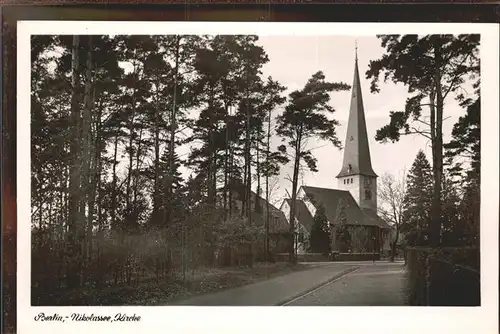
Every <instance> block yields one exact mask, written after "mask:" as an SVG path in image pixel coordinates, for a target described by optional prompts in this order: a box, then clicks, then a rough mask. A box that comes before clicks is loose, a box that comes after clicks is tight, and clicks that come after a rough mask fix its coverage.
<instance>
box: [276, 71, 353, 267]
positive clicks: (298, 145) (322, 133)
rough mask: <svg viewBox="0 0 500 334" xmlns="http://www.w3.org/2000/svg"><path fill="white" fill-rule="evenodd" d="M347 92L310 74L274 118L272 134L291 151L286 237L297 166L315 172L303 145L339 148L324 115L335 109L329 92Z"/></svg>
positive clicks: (342, 86)
mask: <svg viewBox="0 0 500 334" xmlns="http://www.w3.org/2000/svg"><path fill="white" fill-rule="evenodd" d="M348 89H350V86H349V85H347V84H345V83H343V82H335V83H334V82H328V81H326V80H325V75H324V74H323V72H321V71H319V72H316V73H315V74H313V75H312V77H311V78H310V79H309V80H308V81H307V83H306V84H305V86H304V88H303V89H301V90H296V91H294V92H292V93H290V96H289V103H288V105H287V106H286V107H285V111H284V112H283V114H281V115H280V116H279V117H278V126H277V129H276V133H277V134H278V135H279V136H280V137H282V141H285V142H286V143H287V145H288V147H290V148H291V153H290V158H291V160H292V161H293V178H292V196H291V197H292V199H291V201H292V204H291V206H290V234H291V235H293V233H294V231H295V227H294V221H295V201H296V197H297V191H298V181H299V172H300V167H301V163H302V162H305V163H306V165H307V168H308V169H309V170H311V171H314V172H317V171H318V169H317V166H316V158H314V156H313V154H312V151H311V150H309V149H307V147H306V142H307V141H308V140H310V139H312V138H320V139H323V140H328V141H330V142H331V143H332V144H333V145H334V146H336V147H339V148H340V141H339V139H338V138H337V133H336V127H337V126H338V125H339V123H338V121H337V120H335V119H328V117H327V116H326V115H325V114H331V113H333V112H334V111H335V109H334V108H333V107H332V106H331V105H330V103H329V102H330V95H329V93H331V92H334V91H343V90H348ZM278 150H279V151H280V152H282V153H283V154H286V152H287V146H286V145H281V146H280V147H279V148H278ZM289 261H290V262H295V247H294V246H293V243H291V244H290V254H289Z"/></svg>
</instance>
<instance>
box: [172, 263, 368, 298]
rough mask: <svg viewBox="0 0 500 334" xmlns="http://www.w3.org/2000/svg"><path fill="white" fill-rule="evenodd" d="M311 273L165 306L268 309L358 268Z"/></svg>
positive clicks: (326, 267) (333, 266) (322, 266)
mask: <svg viewBox="0 0 500 334" xmlns="http://www.w3.org/2000/svg"><path fill="white" fill-rule="evenodd" d="M309 265H310V267H311V269H308V270H304V271H298V272H295V273H291V274H288V275H284V276H280V277H275V278H272V279H269V280H266V281H262V282H258V283H254V284H249V285H245V286H242V287H239V288H234V289H229V290H225V291H221V292H216V293H211V294H207V295H202V296H197V297H193V298H190V299H186V300H182V301H178V302H173V303H170V304H168V305H191V306H272V305H279V304H283V303H284V302H286V301H289V300H292V299H294V298H295V297H297V296H299V295H301V294H304V293H306V292H307V291H310V290H312V289H314V288H316V287H318V286H319V285H322V284H325V283H326V282H328V281H331V280H332V279H335V278H337V277H338V276H340V275H343V274H345V273H347V272H349V271H352V270H354V269H356V268H358V267H359V266H358V265H356V264H353V263H332V262H327V263H313V264H309Z"/></svg>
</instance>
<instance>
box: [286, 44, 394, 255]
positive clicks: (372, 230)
mask: <svg viewBox="0 0 500 334" xmlns="http://www.w3.org/2000/svg"><path fill="white" fill-rule="evenodd" d="M343 154H344V157H343V163H342V168H341V170H340V172H339V173H338V174H337V175H336V178H337V189H328V188H318V187H311V186H306V185H304V186H301V187H300V188H299V191H298V193H297V202H296V205H295V207H296V222H295V227H296V238H295V239H296V240H295V246H296V251H297V254H303V253H305V252H307V251H308V249H309V235H310V232H311V228H312V225H313V221H314V216H315V215H316V212H317V211H318V210H319V209H321V210H322V211H323V213H324V215H325V216H326V219H327V221H328V226H329V227H330V235H331V250H332V251H333V252H338V253H341V254H342V253H357V254H366V253H370V254H373V253H376V254H378V256H380V253H381V252H382V251H383V250H387V249H389V236H390V234H391V230H392V229H391V227H390V226H389V225H388V224H387V223H386V222H385V221H384V220H382V219H381V218H380V217H379V216H378V215H377V174H376V173H375V171H374V170H373V168H372V164H371V158H370V148H369V145H368V135H367V130H366V120H365V113H364V106H363V98H362V94H361V85H360V79H359V70H358V58H357V53H356V58H355V64H354V80H353V85H352V93H351V106H350V110H349V119H348V124H347V133H346V140H345V144H344V152H343ZM332 177H333V175H332ZM290 205H291V200H290V199H285V200H284V201H283V203H282V205H281V207H280V210H281V211H283V213H284V214H285V216H286V219H287V221H289V219H290Z"/></svg>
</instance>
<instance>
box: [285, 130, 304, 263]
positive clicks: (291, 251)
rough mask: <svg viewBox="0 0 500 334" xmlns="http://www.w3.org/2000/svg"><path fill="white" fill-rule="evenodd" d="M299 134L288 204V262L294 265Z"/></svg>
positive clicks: (299, 149) (299, 132)
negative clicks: (289, 239)
mask: <svg viewBox="0 0 500 334" xmlns="http://www.w3.org/2000/svg"><path fill="white" fill-rule="evenodd" d="M301 134H302V129H300V130H299V131H298V134H297V140H296V144H295V159H294V164H293V179H292V196H291V197H292V198H291V204H290V238H291V239H292V240H291V241H292V242H291V243H290V245H289V247H290V248H289V256H288V261H289V262H290V263H296V256H295V202H296V199H297V187H298V184H299V168H300V152H301V145H300V144H301Z"/></svg>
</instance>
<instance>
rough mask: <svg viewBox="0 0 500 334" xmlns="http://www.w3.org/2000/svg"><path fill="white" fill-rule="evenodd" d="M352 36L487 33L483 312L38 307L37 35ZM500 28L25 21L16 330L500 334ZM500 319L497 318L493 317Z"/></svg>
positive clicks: (21, 28) (20, 52) (20, 45)
mask: <svg viewBox="0 0 500 334" xmlns="http://www.w3.org/2000/svg"><path fill="white" fill-rule="evenodd" d="M169 33H170V34H174V33H175V34H179V33H181V34H223V33H225V34H258V35H303V36H305V35H309V36H318V35H350V36H363V35H364V36H366V35H371V36H373V35H375V34H390V33H392V34H394V33H396V34H412V33H413V34H433V33H452V34H459V33H480V34H481V56H482V58H481V80H482V93H481V94H482V97H481V100H482V101H481V107H482V111H484V112H483V113H482V116H481V117H482V139H483V140H482V142H481V144H482V148H481V149H482V152H481V155H482V157H483V163H482V166H481V174H482V178H483V181H482V185H483V186H482V188H481V198H482V202H481V250H482V252H481V268H482V275H481V283H482V293H481V297H482V306H481V307H477V308H435V307H432V308H425V307H424V308H411V307H384V308H383V307H355V308H348V307H335V308H332V307H305V308H304V307H291V308H278V307H276V308H262V307H159V306H158V307H31V306H30V261H31V259H30V258H31V251H30V250H31V246H30V233H31V231H30V226H31V219H30V212H31V210H30V193H31V191H30V186H31V182H30V69H31V64H30V56H29V55H30V35H32V34H39V35H40V34H43V35H50V34H169ZM498 41H499V34H498V25H495V24H441V23H430V24H428V23H425V24H424V23H418V24H405V23H379V24H377V23H268V22H262V23H253V22H246V23H240V22H223V23H218V22H92V21H87V22H86V21H20V22H18V40H17V57H18V58H17V61H18V63H17V64H18V65H17V93H18V96H17V102H18V104H17V196H18V197H17V217H18V244H17V245H18V246H17V263H18V268H17V269H18V272H17V273H18V274H17V308H18V309H17V315H18V321H17V328H18V333H21V334H28V333H37V332H40V333H54V332H60V333H65V332H69V331H71V332H72V333H89V332H92V333H94V332H101V333H108V332H118V331H120V332H121V333H123V334H125V333H136V332H137V330H139V329H140V330H146V331H147V332H168V333H179V332H182V333H191V332H193V333H194V332H196V333H198V332H202V333H233V332H235V331H237V332H248V333H250V332H251V333H255V331H259V332H260V331H274V332H277V333H278V332H279V333H280V332H287V333H290V332H302V333H303V332H311V331H312V332H319V331H321V330H325V331H326V332H330V331H331V330H332V329H333V330H337V331H338V332H340V333H360V332H361V333H365V332H373V331H377V332H381V333H393V332H394V333H396V332H397V333H401V332H405V333H407V334H410V333H422V332H424V331H429V330H430V332H431V333H448V332H449V333H473V332H477V333H497V332H498V321H496V319H497V318H496V317H495V315H496V314H497V311H498V202H499V199H498V184H499V183H498V181H499V179H498V152H499V147H498V146H499V145H498V144H499V137H498V126H499V104H498V91H499V81H498V73H499V68H498V59H499V49H498ZM77 310H78V311H84V312H86V313H92V312H93V313H94V314H113V313H116V312H124V311H125V312H127V313H129V314H132V313H134V312H135V314H137V315H140V316H141V318H142V319H143V320H142V321H141V322H139V323H126V324H123V323H81V324H77V323H71V322H66V323H53V322H45V323H42V322H35V321H34V320H33V318H34V316H35V315H36V314H38V312H41V311H43V312H45V313H55V312H57V313H59V314H68V313H70V312H74V311H77ZM495 310H497V311H495Z"/></svg>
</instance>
